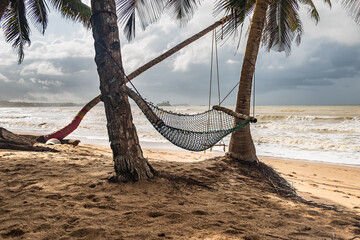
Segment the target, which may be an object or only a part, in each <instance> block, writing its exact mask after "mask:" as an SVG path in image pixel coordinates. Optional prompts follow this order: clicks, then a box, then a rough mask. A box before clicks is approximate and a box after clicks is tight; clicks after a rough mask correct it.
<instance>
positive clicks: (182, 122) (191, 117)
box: [129, 94, 250, 151]
mask: <svg viewBox="0 0 360 240" xmlns="http://www.w3.org/2000/svg"><path fill="white" fill-rule="evenodd" d="M132 95H133V94H129V96H130V97H131V98H132V99H133V100H135V102H136V103H137V105H138V106H139V107H140V109H141V111H142V112H143V113H144V115H145V116H146V117H147V119H148V120H149V121H150V123H151V124H152V125H153V127H154V128H155V129H156V130H157V131H158V132H159V133H160V134H161V135H162V136H163V137H165V138H166V139H167V140H169V141H170V142H171V143H173V144H175V145H176V146H178V147H181V148H183V149H186V150H190V151H204V150H206V149H209V148H211V147H213V146H214V145H215V144H216V143H217V142H219V141H220V140H221V139H222V138H224V137H225V136H226V135H228V134H230V133H232V132H233V131H235V130H237V129H239V128H243V127H245V126H246V125H247V124H249V122H250V120H245V119H238V118H236V117H234V116H231V115H229V114H227V113H225V112H223V111H219V110H215V109H211V110H209V111H206V112H203V113H198V114H179V113H174V112H171V111H167V110H164V109H161V108H159V107H157V106H155V105H153V104H152V103H149V102H146V101H145V100H143V99H141V101H143V102H145V103H146V105H145V104H139V102H138V101H139V100H138V101H136V99H134V96H132ZM136 95H137V94H136ZM137 96H138V95H137ZM144 106H145V107H144ZM154 115H155V117H154ZM156 117H157V118H156Z"/></svg>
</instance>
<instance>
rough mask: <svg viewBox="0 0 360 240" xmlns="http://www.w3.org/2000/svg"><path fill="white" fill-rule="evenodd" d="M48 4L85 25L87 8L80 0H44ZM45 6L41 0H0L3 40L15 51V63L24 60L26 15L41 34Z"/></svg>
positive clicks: (27, 35) (27, 38)
mask: <svg viewBox="0 0 360 240" xmlns="http://www.w3.org/2000/svg"><path fill="white" fill-rule="evenodd" d="M48 2H49V3H50V5H51V6H52V7H54V8H55V9H56V10H58V11H59V12H60V13H61V15H62V16H63V17H64V18H68V19H72V20H74V21H78V22H81V23H83V24H84V25H85V26H86V27H88V26H89V19H90V16H91V10H90V8H89V7H88V6H87V5H85V4H83V3H82V2H81V0H48ZM48 11H49V7H48V4H47V2H46V1H45V0H31V1H25V0H1V2H0V24H1V25H2V28H3V31H4V35H5V40H6V42H9V43H11V44H12V47H13V48H14V49H15V50H17V53H18V62H19V64H20V63H21V62H22V61H23V59H24V47H25V46H26V44H28V45H30V44H31V41H30V26H29V22H28V18H30V19H31V21H32V22H33V24H34V25H35V27H36V28H37V29H38V30H39V31H40V32H41V33H42V34H44V33H45V30H46V27H47V24H48V17H47V14H48Z"/></svg>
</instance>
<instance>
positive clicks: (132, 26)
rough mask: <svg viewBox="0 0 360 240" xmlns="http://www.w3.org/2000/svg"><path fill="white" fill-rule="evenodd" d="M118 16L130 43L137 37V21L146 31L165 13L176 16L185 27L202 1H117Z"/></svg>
mask: <svg viewBox="0 0 360 240" xmlns="http://www.w3.org/2000/svg"><path fill="white" fill-rule="evenodd" d="M116 2H117V15H118V17H119V21H120V24H121V25H123V27H124V34H125V36H126V38H127V39H128V41H131V40H133V39H134V37H135V33H136V19H138V20H139V21H140V25H141V27H142V29H143V30H144V29H145V28H146V27H147V26H149V25H150V24H151V23H154V22H156V21H157V20H158V19H160V17H161V14H162V13H163V12H164V10H165V11H167V12H169V13H170V14H171V15H172V16H175V19H177V20H178V21H179V22H180V25H184V24H185V23H186V22H188V21H189V20H190V19H191V18H192V16H193V15H194V13H195V11H196V10H197V7H198V6H199V4H200V0H126V1H121V0H117V1H116Z"/></svg>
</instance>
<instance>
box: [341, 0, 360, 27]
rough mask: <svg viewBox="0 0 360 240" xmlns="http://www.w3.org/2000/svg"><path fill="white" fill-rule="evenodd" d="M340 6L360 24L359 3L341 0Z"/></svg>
mask: <svg viewBox="0 0 360 240" xmlns="http://www.w3.org/2000/svg"><path fill="white" fill-rule="evenodd" d="M341 5H342V6H343V7H344V8H345V10H346V11H347V12H348V14H349V15H350V16H351V17H352V18H353V19H354V20H355V22H356V23H357V24H360V1H359V0H343V1H341Z"/></svg>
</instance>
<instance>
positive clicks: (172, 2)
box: [166, 0, 201, 26]
mask: <svg viewBox="0 0 360 240" xmlns="http://www.w3.org/2000/svg"><path fill="white" fill-rule="evenodd" d="M200 2H201V1H200V0H169V1H168V2H167V4H166V9H167V10H168V11H169V12H170V14H171V15H173V16H175V18H176V19H177V20H178V21H179V22H180V25H181V26H183V25H184V24H186V23H187V22H188V21H189V20H190V19H191V18H192V17H193V15H194V13H195V12H196V10H197V9H198V6H199V5H200Z"/></svg>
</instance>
